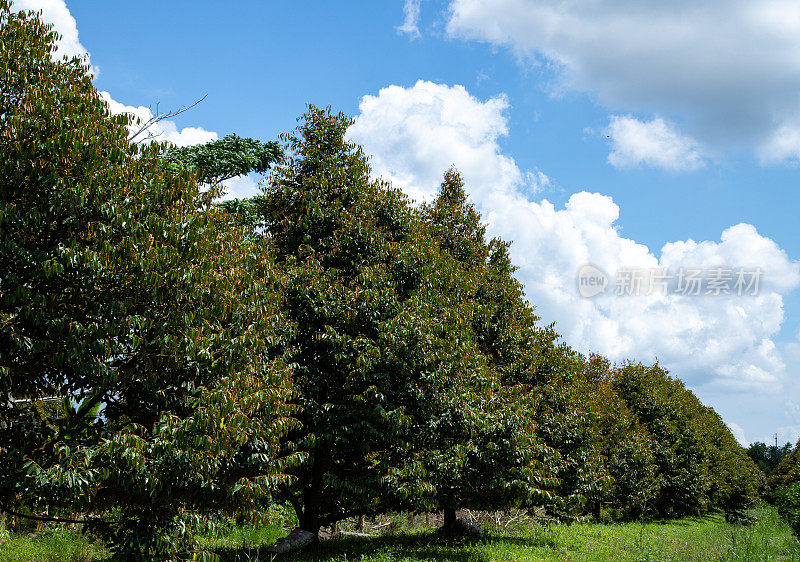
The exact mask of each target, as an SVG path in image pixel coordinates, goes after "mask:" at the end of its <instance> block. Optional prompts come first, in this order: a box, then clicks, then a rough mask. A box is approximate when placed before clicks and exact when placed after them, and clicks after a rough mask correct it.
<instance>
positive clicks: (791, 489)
mask: <svg viewBox="0 0 800 562" xmlns="http://www.w3.org/2000/svg"><path fill="white" fill-rule="evenodd" d="M774 499H775V505H776V506H777V508H778V513H780V514H781V517H783V519H784V520H785V521H786V522H787V523H788V524H789V526H790V527H791V528H792V531H793V532H794V534H795V535H796V536H797V538H798V539H800V481H795V482H792V483H791V484H787V485H785V486H781V487H779V488H777V490H776V491H775V494H774Z"/></svg>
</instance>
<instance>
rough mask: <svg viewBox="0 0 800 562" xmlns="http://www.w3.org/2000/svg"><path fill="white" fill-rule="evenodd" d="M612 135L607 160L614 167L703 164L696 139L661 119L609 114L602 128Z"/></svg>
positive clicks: (676, 168) (673, 167) (688, 168)
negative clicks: (609, 116) (607, 121)
mask: <svg viewBox="0 0 800 562" xmlns="http://www.w3.org/2000/svg"><path fill="white" fill-rule="evenodd" d="M605 132H606V135H607V136H608V137H609V138H610V139H611V143H612V151H611V153H610V154H609V155H608V161H609V163H611V165H613V166H614V167H617V168H632V167H637V166H641V165H646V166H652V167H654V168H662V169H664V170H669V171H672V172H687V171H692V170H695V169H697V168H699V167H701V166H702V165H703V156H702V153H701V150H700V148H699V146H698V144H697V142H696V141H695V140H694V139H692V138H690V137H687V136H684V135H681V133H680V132H679V131H677V130H676V129H675V127H674V126H672V125H671V124H669V123H667V122H666V121H664V120H663V119H661V118H660V117H659V118H656V119H653V120H652V121H640V120H638V119H636V118H635V117H633V116H631V115H612V116H611V122H610V123H609V125H608V127H607V128H606V130H605Z"/></svg>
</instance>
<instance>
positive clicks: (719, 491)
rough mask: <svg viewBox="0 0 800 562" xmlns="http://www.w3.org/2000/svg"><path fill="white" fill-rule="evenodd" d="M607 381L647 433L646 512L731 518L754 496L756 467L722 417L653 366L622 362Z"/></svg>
mask: <svg viewBox="0 0 800 562" xmlns="http://www.w3.org/2000/svg"><path fill="white" fill-rule="evenodd" d="M613 385H614V387H615V389H616V390H617V392H618V393H619V396H620V397H622V399H623V400H624V401H625V403H626V404H627V406H628V408H629V409H630V411H631V412H632V413H633V414H634V415H635V416H636V418H637V420H638V422H639V423H640V424H641V425H642V426H643V427H644V428H646V429H647V431H648V433H649V434H650V435H651V436H652V442H651V443H652V447H653V449H652V451H653V456H654V460H655V463H656V466H657V474H658V479H659V490H658V493H657V495H656V497H655V499H654V501H653V510H652V513H653V514H654V515H657V516H659V517H672V516H679V515H691V514H698V513H704V512H707V511H708V510H710V509H712V508H719V509H723V510H724V511H725V512H726V515H727V516H728V517H729V518H730V519H731V520H735V519H738V518H741V517H742V516H743V513H744V511H745V510H746V509H748V508H750V507H752V505H753V504H754V502H755V500H756V498H757V497H758V490H759V487H760V476H759V475H760V472H759V471H758V469H757V468H756V466H755V464H754V463H753V462H752V461H751V460H750V458H749V457H748V456H747V455H746V453H745V452H744V449H742V447H741V446H740V445H739V444H738V443H737V442H736V440H735V438H734V437H733V435H732V434H731V432H730V430H729V429H728V428H727V427H726V426H725V424H724V423H723V421H722V419H721V418H720V417H719V415H717V414H716V413H715V412H714V411H713V410H712V409H710V408H708V407H706V406H703V405H702V404H701V403H700V401H699V400H698V399H697V397H696V396H695V395H694V394H692V392H691V391H689V390H687V389H686V388H685V387H684V385H683V383H682V382H680V381H679V380H676V379H673V378H672V377H670V376H669V375H668V373H667V372H666V371H665V370H663V369H662V368H660V367H659V366H658V365H654V366H651V367H647V366H644V365H642V364H639V363H627V364H625V365H623V366H621V367H620V368H618V369H616V371H615V373H614V376H613Z"/></svg>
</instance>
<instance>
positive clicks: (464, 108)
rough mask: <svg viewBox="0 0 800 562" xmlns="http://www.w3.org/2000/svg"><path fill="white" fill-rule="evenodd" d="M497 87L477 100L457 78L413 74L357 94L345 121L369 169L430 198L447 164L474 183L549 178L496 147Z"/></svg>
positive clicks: (502, 103)
mask: <svg viewBox="0 0 800 562" xmlns="http://www.w3.org/2000/svg"><path fill="white" fill-rule="evenodd" d="M507 109H508V99H507V98H506V96H504V95H500V96H497V97H494V98H492V99H490V100H487V101H485V102H481V101H479V100H478V99H476V98H475V97H473V96H472V95H470V94H469V92H467V90H466V89H465V88H464V87H463V86H453V87H450V86H446V85H443V84H434V83H433V82H427V81H423V80H420V81H418V82H417V83H416V84H415V85H414V86H413V87H411V88H403V87H400V86H389V87H387V88H383V89H381V90H380V92H379V93H378V95H377V96H364V97H363V98H362V100H361V103H360V104H359V110H360V112H361V113H360V114H359V115H358V116H357V117H356V119H355V123H354V124H353V126H351V127H350V129H349V131H348V134H349V136H350V138H351V139H353V140H354V141H355V142H358V143H360V144H362V145H364V146H365V147H366V148H367V149H368V151H369V154H370V156H371V157H372V162H371V163H372V166H373V169H374V170H375V172H376V173H378V174H379V175H381V176H382V177H384V178H386V179H389V180H391V181H392V183H394V185H396V186H397V187H402V188H403V189H404V190H406V192H407V193H408V194H409V195H410V196H411V197H412V198H413V199H415V200H416V201H427V200H430V199H431V198H432V197H433V196H434V195H435V194H436V189H437V186H438V183H439V182H440V181H441V176H442V172H443V171H444V170H445V169H446V168H447V167H449V166H450V165H451V164H454V163H455V164H456V165H457V166H458V167H459V168H460V169H461V171H462V172H463V173H464V174H465V175H466V176H467V177H468V178H470V179H472V180H473V181H472V189H473V191H481V193H480V194H478V193H476V196H480V195H481V194H482V193H484V192H490V191H491V192H494V191H508V190H510V189H513V188H515V187H519V186H521V185H523V184H526V183H530V184H531V185H532V186H534V187H535V188H541V187H544V186H546V185H547V184H549V179H548V178H547V176H546V175H544V174H541V176H540V175H539V174H538V173H537V172H531V173H529V174H526V173H523V172H522V171H521V170H520V169H519V168H518V167H517V165H516V163H515V162H514V159H513V158H510V157H508V156H505V155H503V154H502V153H501V150H500V145H499V144H498V139H499V138H500V137H502V136H504V135H506V134H507V133H508V126H507V119H506V116H505V112H506V110H507Z"/></svg>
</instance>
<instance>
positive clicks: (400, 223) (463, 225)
mask: <svg viewBox="0 0 800 562" xmlns="http://www.w3.org/2000/svg"><path fill="white" fill-rule="evenodd" d="M55 39H56V37H55V34H54V33H53V31H52V30H51V29H50V28H49V27H48V26H45V25H44V24H43V23H42V22H41V21H40V20H39V19H38V18H37V17H36V16H32V15H25V14H17V13H15V12H13V11H12V10H11V8H10V7H9V4H8V2H7V1H6V0H0V44H2V45H3V49H2V51H0V428H2V431H0V450H2V455H0V510H2V511H5V512H7V513H9V514H11V515H12V516H14V517H32V518H44V519H50V518H55V519H58V520H64V521H76V520H77V521H81V522H83V523H85V524H86V525H87V526H88V527H89V528H91V529H93V530H94V531H96V532H97V533H99V534H101V535H102V536H103V537H104V539H105V540H106V541H108V544H109V545H111V546H112V548H114V549H116V551H117V552H118V553H120V554H121V555H123V556H124V557H125V559H136V558H142V559H152V557H159V556H160V557H169V556H174V555H177V554H179V553H182V552H187V551H189V550H191V549H192V548H194V545H193V543H192V533H193V532H194V531H195V530H197V529H200V528H204V527H208V526H210V525H212V524H213V522H214V521H215V520H216V519H218V517H219V516H220V514H225V515H228V516H239V517H245V516H247V514H248V513H250V512H253V511H258V510H263V509H265V507H266V506H269V505H270V504H274V503H281V504H288V505H291V506H292V507H293V508H294V509H295V511H296V513H297V516H298V520H299V524H300V527H301V528H302V529H303V530H305V531H308V532H310V533H311V534H313V535H316V533H317V532H318V531H319V529H320V527H322V526H328V525H331V524H333V523H335V522H336V521H338V520H341V519H344V518H349V517H354V516H359V515H369V514H377V513H384V512H388V511H401V510H408V511H419V512H423V511H442V512H444V514H445V517H444V522H445V527H446V528H447V530H451V531H452V530H455V529H456V527H457V521H456V512H457V510H459V509H464V508H470V509H478V510H493V511H494V510H506V509H510V508H522V509H526V510H529V511H530V512H531V513H535V514H538V515H539V516H541V517H542V518H545V519H547V518H550V519H568V520H569V519H574V518H577V517H584V516H594V517H600V516H602V515H603V513H605V514H606V515H607V516H609V517H612V518H615V519H636V518H642V517H677V516H682V515H689V514H700V513H705V512H708V511H710V510H713V509H721V510H724V511H725V513H726V514H727V516H728V518H729V519H731V520H736V519H740V518H742V517H743V516H744V510H746V509H747V508H748V507H750V506H751V505H752V504H753V502H754V500H755V499H756V497H757V495H758V492H759V489H760V487H762V486H763V476H762V474H761V472H760V471H759V470H758V468H757V467H756V465H755V464H754V463H753V461H752V460H751V459H750V458H749V457H748V455H747V454H746V452H745V450H744V449H743V448H742V447H740V446H739V445H738V444H737V442H736V440H735V439H734V437H733V436H732V434H731V432H730V431H729V430H728V428H727V427H726V426H725V424H724V423H723V422H722V420H721V419H720V417H719V416H718V415H717V414H716V413H715V412H714V411H713V410H712V409H711V408H709V407H706V406H704V405H703V404H701V403H700V401H699V400H698V399H697V397H696V396H695V395H694V394H693V393H692V392H691V391H689V390H688V389H686V388H685V387H684V385H683V383H681V382H680V381H679V380H677V379H675V378H672V377H671V376H670V375H669V374H668V373H667V372H666V371H665V370H664V369H662V368H661V367H660V366H659V365H657V364H656V365H644V364H641V363H637V362H626V363H623V364H620V365H612V364H611V363H610V362H609V361H608V360H607V359H604V358H603V357H601V356H598V355H590V356H588V357H586V356H583V355H581V354H579V353H577V352H575V351H574V350H573V349H571V348H570V347H569V346H568V345H566V344H565V343H563V342H561V341H560V338H559V336H558V334H557V333H556V331H555V329H554V327H553V326H543V325H541V323H540V322H539V319H538V318H537V316H536V315H535V312H534V309H533V307H532V305H531V304H530V303H529V302H528V301H527V300H526V299H525V298H524V294H523V287H522V286H521V285H520V284H519V282H518V281H517V280H516V279H515V277H514V271H515V267H514V266H513V264H512V263H511V260H510V258H509V252H508V247H509V243H507V242H504V241H502V240H499V239H496V238H492V239H489V238H487V236H486V232H485V227H484V226H483V223H482V220H481V216H480V215H479V213H478V211H477V210H476V209H475V207H474V206H473V205H472V204H471V203H470V202H469V199H468V196H467V193H466V191H465V187H464V185H463V181H462V178H461V176H460V174H459V173H458V171H457V170H455V169H451V170H448V171H446V172H445V173H444V177H443V181H442V184H441V187H440V190H439V193H438V196H437V197H436V198H435V199H434V200H433V201H432V202H430V203H428V204H425V205H421V206H415V205H413V204H412V203H411V202H410V201H409V200H408V199H407V197H406V196H404V195H403V194H402V193H401V192H400V191H399V190H397V189H395V188H393V187H392V186H391V185H389V184H388V183H386V182H384V181H381V180H375V179H373V178H372V175H371V170H370V167H369V164H368V161H367V158H366V157H365V156H364V154H363V152H362V150H361V149H360V148H359V147H358V146H355V145H353V144H352V143H349V142H348V141H347V140H346V135H345V133H346V130H347V127H348V126H349V125H350V123H351V121H350V120H349V119H348V118H346V117H345V116H343V115H341V114H335V113H333V112H331V111H330V110H326V109H318V108H315V107H309V109H308V111H307V113H306V114H305V115H303V116H302V117H301V118H300V119H299V124H298V127H297V129H296V130H295V131H294V132H292V133H290V134H288V135H286V137H285V139H284V145H283V146H282V147H278V145H277V144H275V143H259V142H257V141H251V140H250V139H241V138H239V137H233V136H231V137H226V138H225V139H223V140H222V141H217V142H215V143H212V144H209V145H204V146H201V147H195V148H193V149H182V150H177V151H176V150H174V149H173V150H170V147H168V146H166V145H162V144H159V143H152V144H148V145H139V144H136V143H134V142H131V140H129V138H128V137H129V132H128V128H127V127H128V126H129V125H131V118H130V117H128V116H125V115H117V116H111V115H110V114H109V110H108V107H107V106H106V104H105V102H103V100H102V99H101V98H100V96H99V95H98V94H97V92H96V91H95V89H94V86H93V84H92V82H91V79H90V77H88V75H87V73H88V68H87V67H86V65H85V63H84V62H83V61H80V60H78V59H69V60H53V58H52V55H53V52H54V41H55ZM387 134H391V132H390V131H387ZM269 167H271V169H272V172H271V175H270V177H269V180H268V183H267V185H266V188H265V191H264V193H263V195H262V196H260V197H258V198H255V199H252V200H249V201H239V202H235V203H228V204H226V205H222V206H220V205H215V204H213V200H214V198H215V197H216V196H217V195H218V193H219V186H218V185H217V184H216V183H215V182H217V181H218V180H219V179H220V178H224V177H230V175H231V174H234V175H235V174H238V173H246V172H247V171H249V170H260V171H265V170H266V169H267V168H269ZM45 514H47V515H45Z"/></svg>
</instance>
